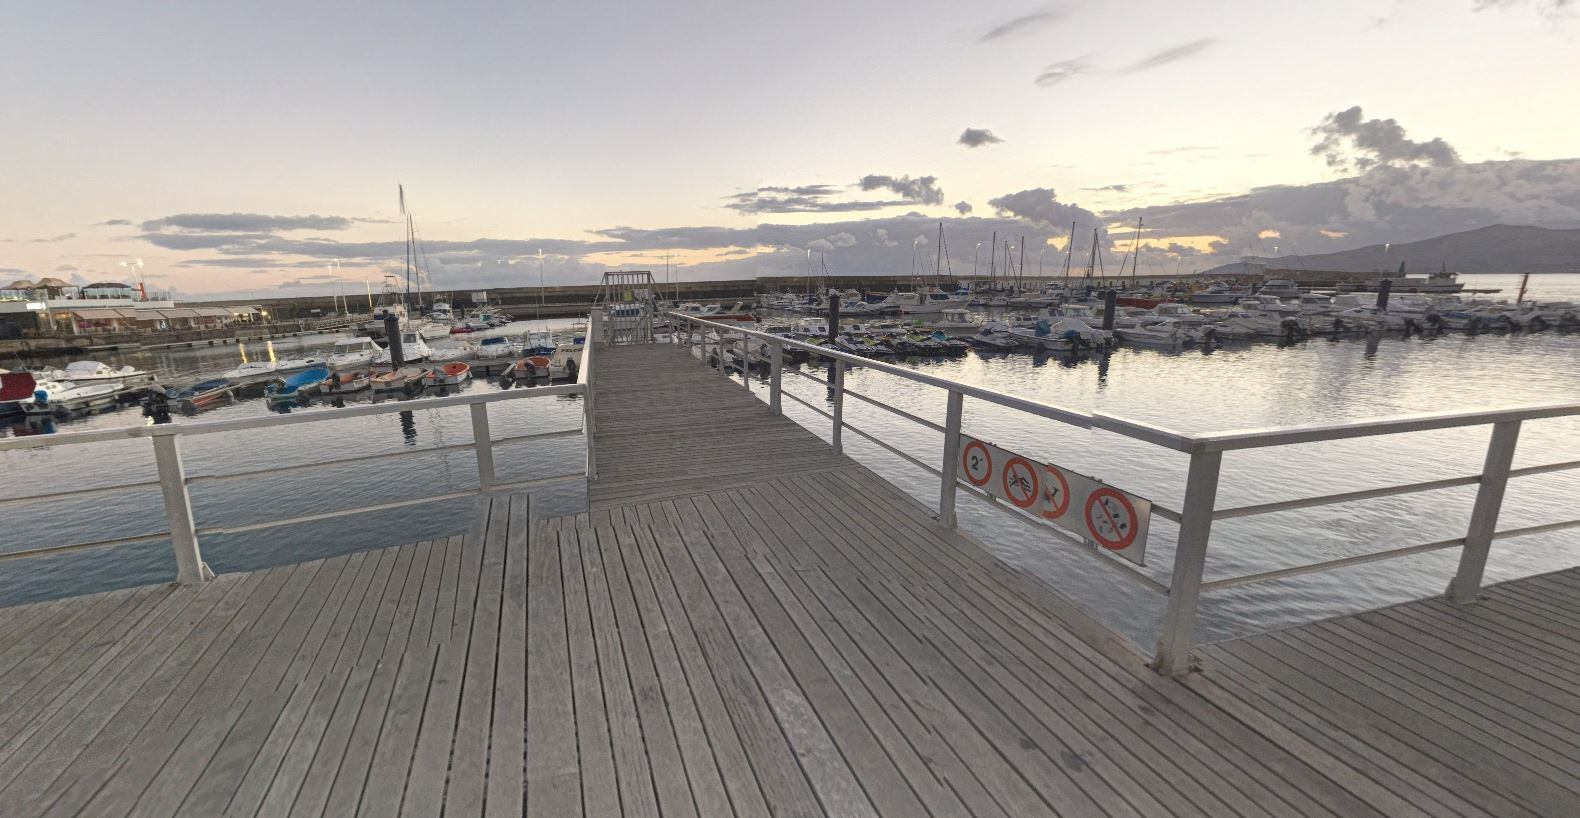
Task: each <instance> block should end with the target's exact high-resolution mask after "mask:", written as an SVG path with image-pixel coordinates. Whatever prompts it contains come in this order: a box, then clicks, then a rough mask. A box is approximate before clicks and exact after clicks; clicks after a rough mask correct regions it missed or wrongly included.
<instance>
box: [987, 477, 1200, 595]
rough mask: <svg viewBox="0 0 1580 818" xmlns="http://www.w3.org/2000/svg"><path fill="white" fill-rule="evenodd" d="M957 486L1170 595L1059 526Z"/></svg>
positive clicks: (1158, 583) (1126, 576) (1163, 586)
mask: <svg viewBox="0 0 1580 818" xmlns="http://www.w3.org/2000/svg"><path fill="white" fill-rule="evenodd" d="M957 485H959V487H960V488H962V489H965V490H966V491H967V492H969V493H971V494H974V495H976V496H977V497H980V498H982V499H983V500H986V501H988V503H990V504H992V505H994V506H997V507H999V508H1002V509H1003V510H1005V511H1008V512H1010V513H1012V514H1015V515H1017V516H1019V517H1021V518H1023V519H1025V520H1026V521H1027V522H1030V523H1032V524H1033V525H1036V526H1038V527H1041V528H1046V529H1048V530H1049V531H1052V532H1053V533H1054V534H1055V535H1057V536H1058V537H1059V538H1060V539H1062V540H1064V541H1065V542H1067V543H1070V544H1071V545H1074V546H1076V547H1077V548H1078V549H1080V551H1081V552H1082V553H1085V554H1089V555H1090V556H1091V557H1092V558H1093V559H1095V560H1097V561H1098V562H1101V563H1103V564H1104V565H1107V566H1108V567H1109V568H1111V569H1113V570H1115V571H1118V572H1119V575H1120V576H1122V577H1125V578H1126V579H1129V580H1130V581H1131V582H1134V583H1136V584H1137V585H1140V586H1141V587H1143V588H1146V589H1147V590H1149V591H1156V592H1158V593H1160V594H1164V595H1167V594H1168V592H1169V586H1167V585H1164V584H1163V583H1161V582H1158V581H1157V580H1155V579H1153V578H1152V577H1149V576H1147V575H1146V574H1144V573H1142V572H1141V569H1139V568H1133V567H1131V565H1130V563H1128V562H1121V561H1120V560H1119V559H1118V558H1116V557H1110V556H1108V555H1107V554H1104V553H1102V552H1100V551H1098V550H1097V547H1096V546H1094V545H1092V544H1091V543H1088V542H1085V541H1083V540H1080V539H1077V538H1075V537H1073V536H1071V535H1070V534H1069V533H1067V532H1065V531H1064V530H1063V529H1061V528H1059V527H1058V526H1055V525H1052V524H1051V523H1049V522H1048V521H1047V520H1043V519H1039V518H1037V517H1034V516H1032V515H1030V514H1028V513H1026V511H1025V510H1024V509H1021V508H1019V507H1017V506H1015V505H1013V504H1010V503H1006V502H1004V501H1003V500H1000V499H999V498H997V497H994V496H993V495H991V494H988V493H987V492H985V491H983V490H981V489H979V488H977V487H976V486H973V485H971V484H969V483H966V482H964V481H957Z"/></svg>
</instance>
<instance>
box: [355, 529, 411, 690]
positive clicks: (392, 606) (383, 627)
mask: <svg viewBox="0 0 1580 818" xmlns="http://www.w3.org/2000/svg"><path fill="white" fill-rule="evenodd" d="M420 546H421V544H420V543H412V544H410V545H403V546H401V547H400V554H399V555H398V556H397V557H396V558H395V565H394V567H393V568H391V569H390V575H389V582H388V584H386V585H385V586H384V596H383V598H382V599H380V600H379V604H378V607H376V608H374V609H373V611H372V613H371V619H370V620H369V622H368V628H367V635H366V636H365V637H363V639H362V647H361V650H360V651H359V652H358V653H357V658H356V659H354V660H352V661H353V662H354V663H355V664H357V665H366V664H372V663H374V662H378V661H380V660H382V659H383V658H385V653H384V649H385V647H386V646H387V645H388V643H389V639H390V634H391V632H392V630H393V629H394V628H395V627H396V616H395V615H396V612H397V611H398V610H399V609H400V608H401V606H402V600H404V599H405V597H406V586H407V583H409V582H410V581H411V574H412V565H413V564H414V563H417V562H419V560H418V559H417V554H418V552H419V549H420ZM422 562H426V561H425V560H424V561H422Z"/></svg>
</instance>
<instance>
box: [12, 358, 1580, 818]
mask: <svg viewBox="0 0 1580 818" xmlns="http://www.w3.org/2000/svg"><path fill="white" fill-rule="evenodd" d="M697 375H700V376H701V377H695V376H697ZM595 388H596V389H597V390H598V391H597V395H598V398H597V400H598V403H597V412H598V415H597V437H596V444H597V447H598V458H599V468H600V480H598V481H597V483H596V484H595V485H594V486H593V487H592V492H591V495H592V502H593V510H592V511H590V512H589V513H586V514H579V515H573V516H569V517H560V518H555V519H551V520H546V521H542V522H541V523H539V524H538V525H536V526H535V527H533V526H530V525H528V524H527V523H526V516H527V515H526V508H525V503H524V501H523V500H522V499H521V498H495V499H493V500H492V501H489V502H487V503H485V504H484V505H483V517H482V518H481V519H480V524H479V526H478V527H477V528H476V529H475V530H474V531H473V533H472V534H470V535H468V536H466V537H456V538H452V539H449V540H444V541H440V542H437V543H422V544H417V545H411V546H404V547H401V548H394V549H388V550H384V551H371V552H365V553H361V554H354V555H351V556H348V557H341V558H337V559H333V560H326V561H322V562H317V563H307V564H303V565H297V566H288V567H285V568H279V569H274V570H271V571H261V572H255V573H249V574H237V575H226V576H222V577H221V578H219V579H217V580H215V581H213V582H211V583H208V584H207V585H205V586H202V587H200V588H171V587H157V588H142V589H136V590H131V591H122V592H116V593H112V594H102V595H96V596H92V597H78V598H74V599H65V600H58V601H55V602H49V603H42V604H38V605H31V606H25V607H22V608H13V609H9V610H6V611H3V612H0V617H3V621H4V626H3V627H0V804H4V805H6V807H5V808H3V809H0V812H5V813H9V812H10V811H11V810H12V809H13V808H14V807H15V806H16V805H24V808H22V809H20V810H19V812H20V814H34V813H39V812H48V813H53V814H73V813H79V812H80V813H82V814H93V815H98V814H127V813H130V812H133V811H134V810H135V811H136V812H138V813H142V814H172V813H179V814H193V815H215V814H222V813H233V814H257V813H262V814H303V815H350V814H368V815H396V814H401V815H406V814H411V815H422V814H438V813H440V812H441V811H442V812H443V814H448V815H475V814H484V813H486V814H501V815H503V814H510V815H516V814H520V813H521V812H522V811H523V810H525V811H526V812H527V813H528V814H531V815H544V816H561V815H588V816H604V815H617V814H629V815H659V814H663V815H702V816H711V815H729V814H740V815H769V814H776V815H777V814H837V815H863V814H884V815H902V816H912V815H937V816H946V815H965V814H978V815H1005V816H1021V815H1043V814H1066V815H1211V816H1255V815H1278V816H1282V815H1307V816H1318V815H1344V816H1350V815H1389V816H1393V815H1479V814H1487V815H1566V814H1573V812H1574V808H1575V805H1576V804H1577V803H1580V749H1577V747H1580V692H1577V690H1580V687H1577V685H1576V682H1580V603H1577V602H1576V599H1577V595H1576V593H1575V592H1576V590H1580V571H1568V572H1562V573H1559V574H1553V575H1548V576H1545V577H1534V578H1530V579H1526V580H1521V581H1518V582H1513V583H1507V584H1504V585H1500V586H1496V587H1494V588H1492V589H1489V590H1488V592H1487V595H1486V601H1485V602H1483V603H1482V604H1480V605H1478V606H1475V607H1472V608H1466V609H1459V608H1454V607H1450V606H1448V605H1446V604H1444V603H1441V602H1438V601H1435V600H1429V601H1424V602H1416V603H1410V604H1407V605H1401V606H1396V607H1394V608H1390V609H1386V610H1382V611H1376V612H1372V613H1368V614H1362V615H1359V616H1354V617H1343V618H1339V619H1334V620H1329V621H1326V622H1319V623H1315V624H1312V625H1307V626H1303V627H1300V628H1293V629H1289V630H1285V631H1281V632H1278V633H1274V634H1266V635H1262V636H1257V637H1253V638H1250V639H1243V640H1236V641H1233V642H1227V643H1221V644H1218V645H1212V646H1207V647H1204V648H1202V649H1201V650H1200V651H1199V653H1200V655H1201V664H1202V667H1203V671H1202V672H1201V673H1197V674H1192V675H1191V676H1189V677H1187V678H1185V679H1183V680H1172V679H1165V678H1162V677H1159V676H1157V675H1156V674H1154V673H1153V672H1152V671H1150V670H1148V669H1146V667H1145V666H1144V660H1143V658H1142V657H1141V656H1140V655H1139V654H1138V653H1137V652H1136V651H1135V649H1134V648H1133V646H1132V645H1130V644H1129V643H1128V642H1126V641H1125V640H1123V639H1121V638H1119V637H1117V636H1115V635H1114V634H1113V633H1112V632H1110V631H1109V630H1108V629H1107V628H1105V627H1104V626H1102V625H1101V624H1099V623H1098V622H1096V621H1095V620H1093V619H1091V618H1089V617H1088V616H1086V615H1085V614H1083V613H1082V612H1080V611H1078V610H1076V609H1075V608H1074V607H1073V605H1071V604H1070V603H1068V602H1067V601H1066V600H1064V599H1063V598H1062V597H1060V596H1059V595H1057V594H1056V593H1053V592H1052V591H1050V590H1048V589H1047V588H1046V586H1044V585H1042V584H1040V583H1039V582H1038V581H1036V580H1035V579H1033V578H1031V577H1030V576H1028V575H1026V574H1023V573H1022V572H1020V571H1018V570H1015V569H1013V568H1011V567H1009V566H1007V565H1005V564H1003V563H1001V562H999V561H997V560H996V559H994V558H993V557H991V556H990V555H988V554H987V553H986V552H985V551H984V550H983V549H982V548H980V547H979V546H978V545H976V544H975V543H973V542H972V541H970V540H969V539H967V538H964V537H962V536H960V535H959V534H957V533H955V532H953V531H950V530H948V529H945V528H943V527H941V526H939V525H938V524H937V523H936V522H935V521H934V520H933V519H932V517H931V515H930V513H929V512H928V510H927V509H925V508H923V507H922V506H920V505H919V504H917V503H915V502H913V501H912V500H911V499H910V498H908V497H907V496H905V495H903V494H901V493H900V492H899V491H898V490H896V489H894V488H893V487H891V486H889V485H888V484H887V483H884V482H883V481H882V480H881V479H879V478H877V477H876V476H875V475H873V474H872V473H871V472H869V471H867V470H866V469H864V468H863V467H861V466H860V465H858V464H856V463H854V462H853V461H851V460H849V459H847V458H845V457H843V456H839V455H835V454H833V453H832V452H830V451H829V450H828V446H827V445H826V444H824V443H822V442H821V441H819V440H817V438H816V437H815V436H813V435H812V434H811V433H809V432H806V431H805V430H801V429H799V427H795V426H794V424H793V423H792V422H791V421H788V420H786V419H783V418H773V417H771V416H770V415H769V414H768V412H767V410H766V407H764V406H763V404H762V403H761V402H760V401H757V400H756V399H755V398H752V397H750V396H749V395H748V394H747V393H746V391H745V390H744V389H742V388H741V387H740V386H739V384H738V383H735V384H731V383H728V382H726V381H725V380H724V379H723V378H721V377H719V376H718V375H717V374H709V373H708V372H707V371H706V370H705V369H704V368H703V367H702V366H701V365H700V364H699V363H697V362H695V361H694V360H690V359H687V358H685V357H684V353H683V352H682V351H680V350H678V349H675V348H667V347H622V348H607V349H600V350H599V360H598V369H597V371H596V381H595ZM638 389H639V390H640V391H641V394H639V395H638V394H633V393H634V392H636V391H637V390H638ZM688 419H689V423H690V426H689V427H688V425H687V422H685V421H687V420H688ZM698 427H700V428H701V429H702V431H700V432H699V431H695V429H696V428H698ZM741 463H747V464H751V463H756V464H757V468H756V469H739V468H736V464H741ZM529 535H530V536H529Z"/></svg>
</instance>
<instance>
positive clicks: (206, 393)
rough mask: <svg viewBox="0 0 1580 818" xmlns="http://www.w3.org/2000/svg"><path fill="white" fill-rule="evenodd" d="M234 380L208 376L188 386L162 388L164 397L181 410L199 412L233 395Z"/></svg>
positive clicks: (229, 398) (225, 400) (223, 401)
mask: <svg viewBox="0 0 1580 818" xmlns="http://www.w3.org/2000/svg"><path fill="white" fill-rule="evenodd" d="M235 390H236V382H235V381H233V380H231V379H229V378H210V379H208V380H206V381H199V382H197V383H194V384H192V385H190V386H184V387H171V388H166V389H165V390H164V394H165V399H166V401H168V402H169V403H173V404H175V405H177V406H179V407H180V408H181V411H183V412H188V413H192V412H201V411H202V410H204V409H208V408H211V407H213V406H215V405H217V404H219V403H226V402H229V401H231V400H232V399H233V398H234V397H235Z"/></svg>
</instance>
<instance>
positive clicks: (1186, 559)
mask: <svg viewBox="0 0 1580 818" xmlns="http://www.w3.org/2000/svg"><path fill="white" fill-rule="evenodd" d="M1222 464H1223V452H1192V453H1191V456H1190V469H1189V470H1188V471H1187V472H1186V475H1185V505H1184V509H1183V510H1182V511H1181V512H1180V534H1179V545H1178V547H1176V548H1175V550H1174V575H1173V578H1172V579H1171V580H1170V582H1169V600H1168V605H1167V606H1166V607H1165V608H1164V610H1163V625H1162V628H1161V630H1160V632H1159V633H1158V647H1157V655H1156V656H1154V657H1153V663H1152V666H1153V667H1154V668H1155V669H1156V670H1157V671H1158V672H1159V673H1162V674H1164V675H1165V676H1177V675H1179V674H1181V673H1184V672H1186V671H1188V670H1190V649H1191V638H1192V636H1191V633H1192V631H1193V630H1194V629H1195V627H1196V603H1197V601H1198V600H1199V599H1200V597H1201V575H1202V571H1203V569H1204V568H1205V567H1206V565H1207V538H1208V537H1209V536H1210V535H1211V534H1212V514H1213V507H1214V506H1215V505H1216V504H1217V502H1218V470H1219V467H1220V466H1221V465H1222Z"/></svg>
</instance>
